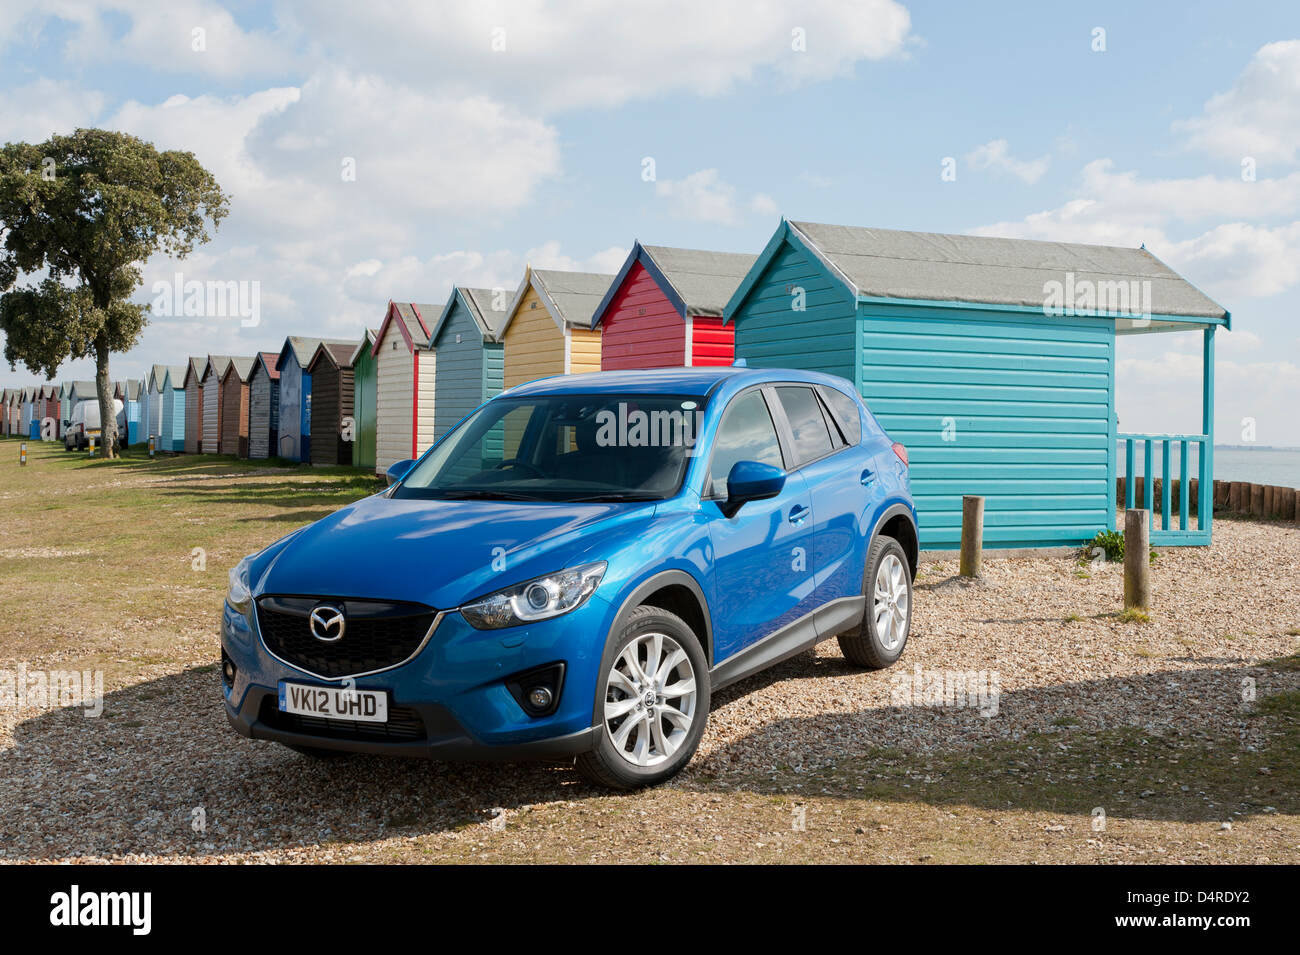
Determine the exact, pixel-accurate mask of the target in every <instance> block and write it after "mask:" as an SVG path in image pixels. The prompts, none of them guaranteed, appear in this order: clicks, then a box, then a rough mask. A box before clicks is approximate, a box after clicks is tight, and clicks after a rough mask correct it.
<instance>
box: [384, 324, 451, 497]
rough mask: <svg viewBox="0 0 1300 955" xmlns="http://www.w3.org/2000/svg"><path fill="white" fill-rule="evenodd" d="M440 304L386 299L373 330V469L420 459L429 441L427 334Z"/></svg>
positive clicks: (430, 405) (430, 407)
mask: <svg viewBox="0 0 1300 955" xmlns="http://www.w3.org/2000/svg"><path fill="white" fill-rule="evenodd" d="M441 317H442V308H441V307H440V306H438V305H422V304H418V303H415V302H389V303H388V312H387V313H386V314H385V315H384V321H383V323H382V324H381V325H380V326H379V332H378V333H377V334H376V335H375V345H374V351H375V374H376V379H377V385H376V390H377V395H376V399H375V471H376V472H378V473H380V474H382V473H383V472H384V471H385V470H387V468H388V467H389V465H391V464H393V463H395V462H397V461H404V460H406V459H407V458H418V457H419V456H420V455H421V454H423V453H424V450H425V448H427V447H428V446H429V445H430V444H432V443H433V440H434V434H433V423H434V408H433V402H434V378H435V375H434V372H435V367H434V352H433V349H432V348H431V347H430V346H429V333H430V332H431V331H432V330H433V326H434V325H436V324H437V322H438V319H439V318H441Z"/></svg>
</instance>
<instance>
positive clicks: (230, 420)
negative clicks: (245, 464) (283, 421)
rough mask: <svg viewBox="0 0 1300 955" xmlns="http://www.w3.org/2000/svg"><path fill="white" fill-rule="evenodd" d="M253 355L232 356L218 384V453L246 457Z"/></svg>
mask: <svg viewBox="0 0 1300 955" xmlns="http://www.w3.org/2000/svg"><path fill="white" fill-rule="evenodd" d="M254 361H256V359H255V358H232V359H230V363H229V364H228V365H226V370H225V371H224V372H222V375H221V381H220V384H219V385H218V394H219V396H220V401H221V422H220V425H219V427H220V429H221V430H220V432H219V434H218V438H217V440H218V444H217V447H218V449H219V450H220V452H221V453H222V454H233V455H235V456H236V457H240V458H246V457H248V383H249V377H250V376H251V375H252V374H253V363H254Z"/></svg>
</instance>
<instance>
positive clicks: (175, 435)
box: [158, 387, 185, 451]
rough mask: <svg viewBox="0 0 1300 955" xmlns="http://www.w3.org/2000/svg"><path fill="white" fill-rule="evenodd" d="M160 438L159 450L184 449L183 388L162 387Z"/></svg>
mask: <svg viewBox="0 0 1300 955" xmlns="http://www.w3.org/2000/svg"><path fill="white" fill-rule="evenodd" d="M159 433H160V434H161V435H162V440H161V441H160V442H159V444H158V447H159V450H163V451H184V450H185V389H184V388H175V387H173V388H164V389H163V392H162V423H161V425H160V430H159Z"/></svg>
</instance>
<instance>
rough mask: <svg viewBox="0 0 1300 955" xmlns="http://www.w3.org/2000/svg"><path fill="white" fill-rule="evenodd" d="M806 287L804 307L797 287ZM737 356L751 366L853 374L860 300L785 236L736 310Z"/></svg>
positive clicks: (851, 376)
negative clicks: (857, 309)
mask: <svg viewBox="0 0 1300 955" xmlns="http://www.w3.org/2000/svg"><path fill="white" fill-rule="evenodd" d="M797 289H802V290H803V302H802V305H803V309H802V310H796V308H795V306H796V304H798V300H797V298H796V290H797ZM732 324H734V326H735V342H736V357H737V358H743V359H745V361H746V362H747V363H748V364H749V365H750V367H752V368H802V369H804V370H805V371H823V372H826V373H828V374H832V375H839V376H840V377H842V378H847V379H848V380H849V381H853V380H854V371H853V369H854V349H855V347H856V342H857V334H856V303H855V300H854V298H853V295H852V293H850V292H849V290H848V289H847V288H846V287H845V286H844V285H842V284H841V283H840V282H838V281H836V280H835V279H834V278H832V277H831V276H830V275H828V274H827V273H826V271H825V269H824V268H823V266H822V264H821V263H820V262H819V261H817V259H816V258H814V257H813V256H810V255H809V254H808V253H807V252H805V251H804V250H803V249H800V248H797V247H796V246H794V245H792V244H791V243H789V242H785V243H784V244H783V245H782V247H781V249H780V250H779V251H778V252H777V254H776V255H774V256H773V257H772V259H771V261H769V262H768V264H767V268H766V269H764V271H763V274H762V275H761V276H760V277H759V279H758V281H757V282H756V283H755V285H754V287H753V289H751V291H750V293H749V295H748V296H747V297H746V298H745V301H744V303H743V304H742V305H741V307H740V309H739V310H737V312H736V314H735V315H734V316H733V322H732Z"/></svg>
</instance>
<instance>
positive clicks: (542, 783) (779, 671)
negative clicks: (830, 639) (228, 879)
mask: <svg viewBox="0 0 1300 955" xmlns="http://www.w3.org/2000/svg"><path fill="white" fill-rule="evenodd" d="M850 669H851V668H850V667H849V665H848V664H846V663H844V662H843V661H842V660H840V659H839V658H837V657H830V658H827V657H816V656H813V655H811V654H803V655H801V656H799V657H795V658H793V659H791V660H788V661H786V662H785V663H783V664H781V665H780V666H777V667H775V668H773V669H771V670H769V671H767V672H766V673H764V674H762V675H760V676H758V677H755V678H754V679H751V680H747V681H744V682H742V683H739V684H736V685H734V686H732V687H728V688H726V689H724V690H722V691H720V692H719V693H718V694H717V702H718V705H722V704H724V703H726V702H729V701H734V700H737V699H739V698H741V697H743V696H745V695H746V694H749V693H753V692H755V691H756V690H758V689H759V688H760V687H762V686H766V685H768V684H771V683H775V682H778V681H780V680H785V679H796V678H810V677H811V678H816V677H818V676H821V675H830V674H843V673H844V672H849V671H850ZM889 676H890V675H889V674H864V675H863V679H873V680H874V679H889ZM1247 676H1250V677H1252V678H1254V679H1255V680H1256V682H1257V685H1258V690H1259V699H1260V702H1259V703H1257V704H1255V705H1253V706H1252V707H1248V708H1243V707H1242V705H1241V704H1240V702H1239V700H1240V692H1241V685H1242V679H1243V677H1247ZM217 680H218V678H217V674H216V672H215V668H195V669H191V670H187V671H185V672H184V673H181V674H177V675H174V676H168V677H164V678H162V679H159V680H154V681H150V682H146V683H140V684H137V685H134V686H131V687H128V688H125V689H122V690H119V691H116V692H113V693H110V694H108V695H107V696H106V698H105V701H104V703H105V710H104V714H103V715H102V716H100V717H98V718H88V717H86V716H84V715H83V714H82V713H81V711H80V710H76V709H62V710H57V711H54V712H51V713H47V714H44V715H41V716H39V717H35V718H32V719H29V720H26V721H24V722H22V723H20V724H19V725H18V726H17V727H16V728H15V731H14V735H15V740H16V745H15V746H14V747H12V748H10V749H8V750H5V751H4V752H2V753H0V806H3V807H4V812H3V815H2V816H0V850H3V853H4V854H3V856H0V861H8V862H13V861H19V860H30V859H49V858H62V857H68V856H87V855H88V856H101V857H103V856H123V855H129V854H140V855H145V856H150V855H157V854H180V855H193V856H199V855H203V856H218V857H219V856H221V855H224V854H228V853H248V852H253V851H257V850H273V849H286V848H288V849H291V848H293V847H315V846H321V845H330V844H332V845H334V846H335V847H337V848H340V849H344V850H345V849H346V846H347V845H348V844H351V843H358V844H360V843H367V842H371V841H374V840H378V839H385V838H392V837H401V836H417V835H425V834H429V833H436V832H441V831H447V830H453V829H458V828H462V827H466V826H473V825H477V824H481V823H484V822H486V821H487V820H488V819H489V818H490V817H491V816H492V815H493V812H494V810H495V809H496V808H498V807H500V808H505V809H507V810H511V809H517V808H520V807H523V806H527V805H531V804H538V803H548V802H557V801H565V800H575V801H577V800H584V799H589V798H593V797H596V796H600V795H604V794H603V793H601V792H599V791H597V790H595V789H593V788H591V787H589V786H588V785H587V784H586V783H584V782H582V781H581V779H580V778H579V777H578V775H577V774H576V773H575V772H573V771H572V769H571V768H568V767H564V766H554V765H546V764H532V765H497V764H481V763H462V764H440V763H427V762H423V761H415V760H397V759H385V758H381V757H370V756H354V757H348V758H343V759H338V760H327V761H317V760H314V759H311V758H309V757H304V756H300V755H298V754H296V753H293V752H291V751H289V750H287V749H284V748H281V747H279V746H276V745H274V744H271V743H266V742H259V741H251V740H246V739H244V738H242V737H239V736H237V735H236V734H235V733H234V732H233V731H232V730H231V729H230V728H229V727H228V725H227V723H226V719H225V715H224V713H223V711H222V706H221V702H220V693H219V690H218V686H217ZM1297 687H1300V673H1297V672H1296V671H1295V670H1294V669H1293V668H1289V667H1287V666H1279V667H1274V668H1268V667H1253V668H1221V669H1214V670H1204V671H1190V672H1189V671H1177V672H1163V673H1156V674H1152V675H1149V676H1145V677H1139V678H1133V679H1125V680H1099V681H1089V682H1080V683H1075V684H1071V685H1067V686H1060V687H1052V688H1048V689H1034V690H1027V691H1017V692H1012V693H1004V694H1003V695H1002V697H1001V700H1000V715H999V716H997V717H995V718H993V719H985V718H983V717H980V716H979V715H978V714H977V713H975V712H973V711H970V710H963V709H957V708H953V707H924V706H917V707H905V708H899V707H880V708H874V709H867V710H861V711H857V712H852V713H843V712H841V713H827V714H824V715H817V716H809V717H800V718H795V719H781V720H774V721H772V722H770V723H767V724H765V725H763V726H762V727H761V728H759V729H758V730H756V731H755V732H753V733H751V734H750V735H749V736H747V737H745V738H744V739H742V740H739V741H737V742H735V743H733V744H731V745H729V746H726V747H722V748H720V749H716V750H713V751H712V752H711V753H709V755H708V757H707V759H699V758H697V763H696V764H695V765H693V766H692V767H691V768H689V769H688V770H687V772H686V773H685V774H684V775H683V776H681V777H679V779H678V781H677V782H676V783H675V784H674V785H675V786H676V787H677V788H681V789H684V790H687V791H705V792H715V793H720V792H727V793H732V792H738V791H739V792H751V793H758V794H786V795H789V794H794V795H798V794H801V793H803V794H809V795H811V794H818V795H823V796H830V797H835V796H842V797H845V798H857V799H872V800H880V801H892V802H912V803H925V804H930V805H934V806H941V805H974V806H981V807H988V808H989V809H994V810H1054V811H1063V812H1078V813H1083V814H1085V815H1086V814H1087V813H1089V812H1090V811H1091V810H1092V809H1093V808H1094V807H1096V806H1099V805H1100V806H1103V807H1104V808H1105V810H1106V813H1107V814H1108V815H1110V816H1129V817H1133V818H1142V819H1157V820H1161V819H1182V820H1215V819H1224V818H1227V817H1228V814H1229V813H1230V812H1231V811H1245V812H1251V813H1255V812H1263V811H1265V807H1274V808H1276V810H1278V811H1279V812H1287V813H1294V812H1300V692H1297ZM1116 694H1120V695H1121V696H1122V698H1124V699H1126V700H1127V701H1128V703H1129V708H1128V711H1127V722H1128V723H1129V724H1130V725H1128V726H1121V727H1089V726H1087V725H1086V723H1087V721H1088V715H1087V714H1088V711H1089V706H1090V701H1091V700H1094V699H1099V698H1102V697H1105V698H1106V699H1107V700H1109V701H1110V702H1109V704H1108V705H1111V706H1113V705H1114V699H1115V698H1116ZM1216 714H1217V715H1216ZM1031 715H1032V716H1034V717H1035V718H1036V719H1037V720H1038V721H1039V722H1038V723H1037V724H1036V725H1049V726H1050V731H1048V732H1041V733H1025V732H1023V727H1024V726H1025V725H1026V722H1027V717H1028V716H1031ZM941 723H949V724H950V725H949V726H948V727H946V730H947V731H948V732H946V733H945V735H954V734H952V732H951V731H952V730H954V729H955V730H957V732H956V734H955V735H956V736H957V738H958V741H959V743H960V744H961V745H962V746H963V747H964V748H962V749H960V750H958V751H956V752H954V751H953V750H951V749H950V750H947V751H945V752H942V753H928V754H927V753H923V752H916V751H908V749H907V746H906V742H905V741H906V740H908V739H910V740H912V741H913V746H914V743H915V740H916V739H917V738H918V735H920V736H921V737H923V736H924V734H925V733H926V731H927V730H928V729H930V728H938V727H939V726H940V724H941ZM1018 727H1019V728H1018ZM1139 727H1140V728H1139ZM810 734H811V735H812V736H818V737H820V738H822V739H825V740H829V741H831V744H830V747H829V751H830V752H831V753H833V755H834V761H833V762H830V761H829V760H828V759H826V758H823V759H822V761H821V764H820V765H816V766H813V765H811V764H809V765H802V766H801V765H800V763H801V762H802V755H803V754H802V753H801V752H800V750H799V747H798V745H797V744H791V743H790V741H791V740H798V739H807V738H810ZM891 742H892V743H896V744H897V745H891ZM1251 747H1254V748H1251ZM756 753H757V754H761V755H762V760H761V762H759V763H758V765H760V766H761V767H762V768H761V771H759V772H754V771H752V770H747V769H746V768H745V767H747V766H753V765H754V764H755V762H756V760H755V754H756ZM1183 786H1186V787H1188V788H1187V789H1186V790H1185V789H1183V788H1182V787H1183ZM555 838H556V839H559V840H562V839H563V838H564V834H563V833H562V832H557V833H556V834H555ZM344 854H345V855H346V853H344ZM430 861H436V856H431V857H430Z"/></svg>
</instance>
